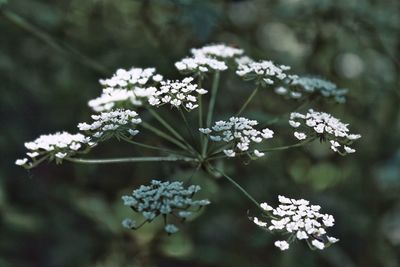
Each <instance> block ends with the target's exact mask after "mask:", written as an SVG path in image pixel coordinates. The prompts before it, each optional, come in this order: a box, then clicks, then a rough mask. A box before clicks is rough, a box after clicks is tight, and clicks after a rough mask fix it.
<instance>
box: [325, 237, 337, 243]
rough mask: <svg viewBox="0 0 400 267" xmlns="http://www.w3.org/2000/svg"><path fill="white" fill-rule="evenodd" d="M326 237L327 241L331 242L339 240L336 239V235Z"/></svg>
mask: <svg viewBox="0 0 400 267" xmlns="http://www.w3.org/2000/svg"><path fill="white" fill-rule="evenodd" d="M326 238H327V239H328V242H329V243H332V244H334V243H336V242H338V241H339V239H337V238H336V237H331V236H326Z"/></svg>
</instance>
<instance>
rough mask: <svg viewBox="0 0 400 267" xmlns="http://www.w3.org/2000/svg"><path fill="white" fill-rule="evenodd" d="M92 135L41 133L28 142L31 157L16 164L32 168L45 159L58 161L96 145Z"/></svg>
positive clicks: (28, 153)
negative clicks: (91, 137)
mask: <svg viewBox="0 0 400 267" xmlns="http://www.w3.org/2000/svg"><path fill="white" fill-rule="evenodd" d="M94 145H95V143H93V142H92V141H91V139H90V137H86V136H84V135H83V134H80V133H78V134H70V133H67V132H58V133H55V134H47V135H41V136H39V137H38V138H37V139H35V140H34V141H31V142H26V143H25V147H26V148H27V149H28V152H27V155H28V156H29V157H30V159H27V158H24V159H22V160H17V161H16V162H15V164H17V165H20V166H23V167H26V168H32V167H34V166H36V165H37V164H39V163H40V162H42V161H43V160H44V159H50V160H53V159H55V160H56V162H57V163H59V162H61V160H62V159H64V158H65V157H71V156H73V155H75V154H77V153H81V152H83V151H82V150H84V149H87V148H89V147H91V146H94Z"/></svg>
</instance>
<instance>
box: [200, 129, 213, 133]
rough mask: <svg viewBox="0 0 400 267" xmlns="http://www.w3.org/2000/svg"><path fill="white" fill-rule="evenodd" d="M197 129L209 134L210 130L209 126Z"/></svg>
mask: <svg viewBox="0 0 400 267" xmlns="http://www.w3.org/2000/svg"><path fill="white" fill-rule="evenodd" d="M199 131H200V132H201V133H203V134H210V133H211V132H212V131H211V130H210V129H209V128H199Z"/></svg>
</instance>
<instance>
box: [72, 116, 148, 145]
mask: <svg viewBox="0 0 400 267" xmlns="http://www.w3.org/2000/svg"><path fill="white" fill-rule="evenodd" d="M92 119H93V120H94V122H93V123H91V124H88V123H86V122H83V123H79V124H78V128H79V130H81V131H85V132H86V133H87V134H88V135H90V136H93V137H94V138H95V139H96V140H97V141H100V140H101V141H104V140H106V139H108V138H110V137H112V136H117V137H118V136H119V135H120V134H121V135H125V134H127V136H129V137H130V136H135V135H137V134H138V133H139V131H138V130H136V129H135V128H136V125H137V124H139V123H141V122H142V120H141V119H140V118H139V117H138V114H137V113H136V112H135V111H132V110H123V109H116V110H111V111H109V112H102V113H101V114H100V115H92Z"/></svg>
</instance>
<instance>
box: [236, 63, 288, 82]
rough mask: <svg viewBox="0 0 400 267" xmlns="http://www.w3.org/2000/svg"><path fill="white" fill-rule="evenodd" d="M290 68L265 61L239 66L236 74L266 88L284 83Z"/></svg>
mask: <svg viewBox="0 0 400 267" xmlns="http://www.w3.org/2000/svg"><path fill="white" fill-rule="evenodd" d="M289 69H290V67H288V66H283V65H281V66H278V65H275V64H274V63H273V62H272V61H269V60H263V61H259V62H254V61H249V62H245V63H241V64H239V65H238V67H237V70H236V74H237V75H239V76H240V77H242V78H243V79H245V80H256V82H257V83H259V84H261V86H263V87H265V86H267V85H271V84H274V83H275V82H276V81H282V80H284V79H285V78H286V76H287V74H286V71H287V70H289Z"/></svg>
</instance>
